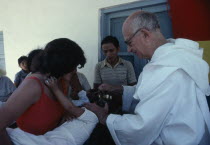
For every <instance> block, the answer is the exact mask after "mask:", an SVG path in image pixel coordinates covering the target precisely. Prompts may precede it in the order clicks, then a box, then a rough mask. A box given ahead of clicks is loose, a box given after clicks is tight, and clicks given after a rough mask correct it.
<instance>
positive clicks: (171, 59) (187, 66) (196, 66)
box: [134, 38, 209, 100]
mask: <svg viewBox="0 0 210 145" xmlns="http://www.w3.org/2000/svg"><path fill="white" fill-rule="evenodd" d="M168 42H169V43H166V44H164V45H162V46H160V47H159V48H157V50H156V51H155V52H154V55H153V57H152V59H151V61H150V62H149V63H148V64H147V65H146V66H145V67H144V69H147V70H150V71H151V72H152V71H153V69H152V68H154V66H156V67H159V69H158V71H156V69H155V70H154V72H152V73H154V76H157V75H158V76H161V77H160V78H158V80H157V78H156V77H154V79H153V77H152V76H151V74H144V73H143V74H142V76H143V77H142V78H143V80H142V82H141V83H139V84H138V85H137V88H138V87H139V89H141V90H142V91H143V92H141V91H138V92H139V93H141V94H138V93H137V92H136V93H137V94H135V95H134V98H136V99H140V100H141V99H142V98H138V97H139V96H145V94H147V93H148V92H150V91H151V90H152V89H154V88H156V87H157V86H158V85H159V84H161V83H162V82H163V81H164V80H165V79H166V78H167V77H168V76H169V75H170V74H171V73H173V72H175V71H176V70H177V69H182V70H184V71H185V72H186V73H187V74H188V75H189V76H190V77H191V78H192V79H193V80H194V81H195V83H196V85H197V86H198V88H200V89H201V91H202V92H203V93H204V94H208V89H209V82H208V73H209V66H208V64H207V63H206V62H205V61H204V60H203V59H202V56H203V49H202V48H199V44H198V43H197V42H194V41H191V40H188V39H181V38H179V39H176V40H175V39H169V40H168ZM192 60H194V61H193V62H192ZM162 67H163V68H162ZM165 67H167V68H168V69H167V71H166V69H164V68H165ZM161 68H162V69H164V71H162V72H161ZM146 72H148V71H146ZM140 84H142V85H140ZM151 84H152V85H151ZM142 94H144V95H142Z"/></svg>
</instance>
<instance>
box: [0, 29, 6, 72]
mask: <svg viewBox="0 0 210 145" xmlns="http://www.w3.org/2000/svg"><path fill="white" fill-rule="evenodd" d="M0 69H3V70H5V55H4V39H3V31H0Z"/></svg>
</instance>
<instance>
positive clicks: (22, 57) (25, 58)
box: [18, 56, 28, 65]
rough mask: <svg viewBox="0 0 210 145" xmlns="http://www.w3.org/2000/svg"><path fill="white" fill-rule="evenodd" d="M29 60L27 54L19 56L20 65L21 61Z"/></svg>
mask: <svg viewBox="0 0 210 145" xmlns="http://www.w3.org/2000/svg"><path fill="white" fill-rule="evenodd" d="M27 60H28V57H27V56H21V57H19V58H18V64H19V65H20V63H21V62H23V61H27Z"/></svg>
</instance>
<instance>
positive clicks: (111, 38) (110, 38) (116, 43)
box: [101, 36, 119, 48]
mask: <svg viewBox="0 0 210 145" xmlns="http://www.w3.org/2000/svg"><path fill="white" fill-rule="evenodd" d="M107 43H112V44H113V45H114V46H115V47H116V48H118V47H119V41H118V40H117V38H116V37H114V36H106V37H105V38H104V39H103V40H102V41H101V47H102V45H103V44H107Z"/></svg>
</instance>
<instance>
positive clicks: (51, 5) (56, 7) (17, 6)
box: [0, 0, 136, 85]
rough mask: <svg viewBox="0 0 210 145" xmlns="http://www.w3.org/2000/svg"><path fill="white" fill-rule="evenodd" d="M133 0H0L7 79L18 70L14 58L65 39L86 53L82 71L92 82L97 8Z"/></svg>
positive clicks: (95, 47) (95, 56)
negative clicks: (51, 42) (52, 41)
mask: <svg viewBox="0 0 210 145" xmlns="http://www.w3.org/2000/svg"><path fill="white" fill-rule="evenodd" d="M133 1H136V0H0V31H3V33H4V48H5V57H6V71H7V76H8V77H10V78H11V79H12V80H14V75H15V73H16V72H17V71H19V70H20V68H19V67H18V64H17V59H18V58H19V57H20V56H21V55H27V54H28V52H29V51H31V50H32V49H35V48H37V47H39V46H44V45H45V44H46V43H47V42H49V41H51V40H53V39H55V38H59V37H67V38H70V39H72V40H74V41H76V42H77V43H78V44H79V45H80V46H81V47H82V48H83V50H84V51H85V55H86V58H87V64H86V65H85V67H84V68H83V69H81V70H79V71H81V72H83V73H84V74H85V75H86V76H87V78H88V80H89V82H90V84H91V85H92V83H93V76H94V67H95V64H96V63H97V61H98V43H100V42H98V37H99V14H100V12H99V9H100V8H104V7H109V6H113V5H118V4H123V3H128V2H133Z"/></svg>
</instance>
